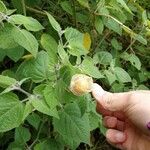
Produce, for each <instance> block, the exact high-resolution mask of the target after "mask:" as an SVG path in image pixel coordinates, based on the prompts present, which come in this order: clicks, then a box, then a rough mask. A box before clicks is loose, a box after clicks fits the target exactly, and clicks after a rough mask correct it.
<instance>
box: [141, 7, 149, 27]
mask: <svg viewBox="0 0 150 150" xmlns="http://www.w3.org/2000/svg"><path fill="white" fill-rule="evenodd" d="M147 20H148V18H147V14H146V10H144V11H143V12H142V21H143V24H144V25H145V26H147V25H148V23H147Z"/></svg>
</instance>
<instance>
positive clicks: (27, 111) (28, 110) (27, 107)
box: [22, 101, 33, 121]
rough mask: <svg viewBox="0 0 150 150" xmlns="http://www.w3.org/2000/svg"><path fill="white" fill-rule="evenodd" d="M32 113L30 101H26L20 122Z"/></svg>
mask: <svg viewBox="0 0 150 150" xmlns="http://www.w3.org/2000/svg"><path fill="white" fill-rule="evenodd" d="M32 111H33V106H32V104H31V102H30V101H27V102H26V105H25V108H24V113H23V119H22V121H24V120H25V119H26V118H27V116H28V115H29V114H30V113H31V112H32Z"/></svg>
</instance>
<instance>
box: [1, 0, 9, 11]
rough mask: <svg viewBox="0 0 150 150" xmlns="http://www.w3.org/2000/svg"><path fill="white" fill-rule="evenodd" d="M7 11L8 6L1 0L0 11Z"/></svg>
mask: <svg viewBox="0 0 150 150" xmlns="http://www.w3.org/2000/svg"><path fill="white" fill-rule="evenodd" d="M6 11H7V8H6V6H5V4H4V3H3V2H2V1H1V0H0V12H3V13H5V12H6Z"/></svg>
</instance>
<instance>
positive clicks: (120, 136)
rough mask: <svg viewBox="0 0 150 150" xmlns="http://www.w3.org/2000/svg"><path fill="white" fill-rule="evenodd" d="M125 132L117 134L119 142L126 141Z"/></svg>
mask: <svg viewBox="0 0 150 150" xmlns="http://www.w3.org/2000/svg"><path fill="white" fill-rule="evenodd" d="M125 138H126V137H125V134H124V133H121V132H120V133H117V134H116V135H115V139H116V140H117V141H118V142H124V140H125Z"/></svg>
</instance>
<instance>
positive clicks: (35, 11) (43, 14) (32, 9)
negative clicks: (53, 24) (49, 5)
mask: <svg viewBox="0 0 150 150" xmlns="http://www.w3.org/2000/svg"><path fill="white" fill-rule="evenodd" d="M26 9H27V10H29V11H31V12H34V13H37V14H40V15H42V16H46V13H44V12H43V11H40V10H37V9H34V8H31V7H29V6H26Z"/></svg>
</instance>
